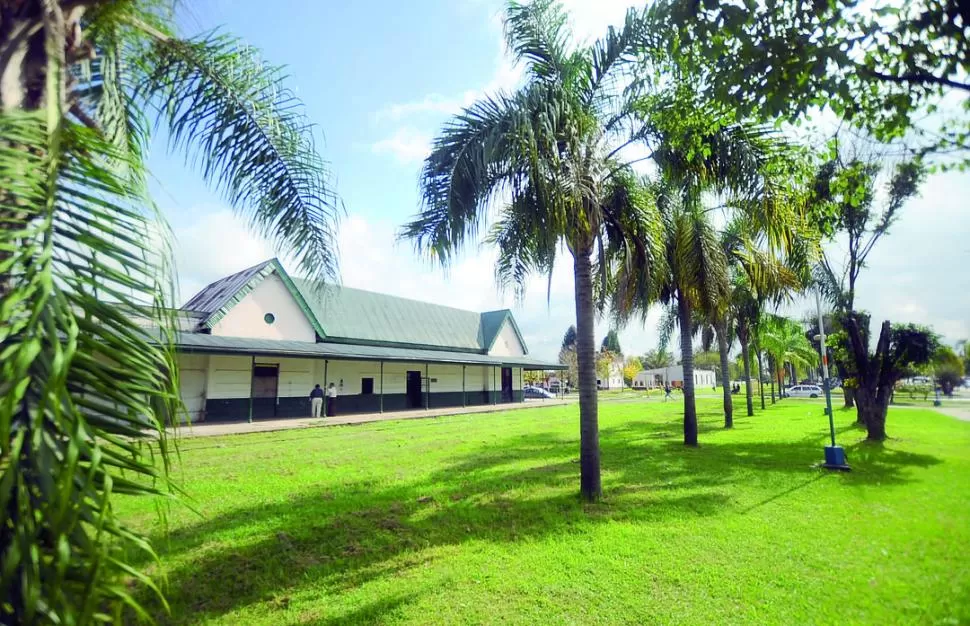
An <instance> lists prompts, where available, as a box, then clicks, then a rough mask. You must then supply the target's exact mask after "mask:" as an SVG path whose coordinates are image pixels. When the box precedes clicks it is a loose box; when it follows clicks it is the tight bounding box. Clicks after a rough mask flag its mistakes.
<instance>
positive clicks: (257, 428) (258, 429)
mask: <svg viewBox="0 0 970 626" xmlns="http://www.w3.org/2000/svg"><path fill="white" fill-rule="evenodd" d="M566 404H569V402H568V401H566V400H526V401H525V402H522V403H517V404H488V405H484V406H469V407H460V406H458V407H448V408H446V409H427V410H418V411H393V412H389V413H359V414H356V415H346V416H341V415H338V416H337V417H326V418H313V417H290V418H285V419H272V420H258V421H255V422H252V423H249V422H217V423H213V424H206V423H204V422H203V423H201V424H192V425H190V426H189V425H187V426H181V427H179V428H178V436H179V437H217V436H222V435H244V434H247V433H268V432H272V431H276V430H294V429H299V428H314V427H318V426H345V425H348V424H367V423H370V422H390V421H394V420H411V419H423V418H428V417H443V416H445V415H465V414H468V413H496V412H499V411H513V410H519V409H537V408H541V407H549V406H563V405H566ZM169 434H170V435H174V434H175V431H173V430H172V429H170V430H169Z"/></svg>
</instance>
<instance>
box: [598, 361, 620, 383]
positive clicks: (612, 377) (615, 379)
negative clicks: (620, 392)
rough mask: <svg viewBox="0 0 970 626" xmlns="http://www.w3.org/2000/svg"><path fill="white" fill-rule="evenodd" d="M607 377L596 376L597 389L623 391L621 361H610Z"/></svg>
mask: <svg viewBox="0 0 970 626" xmlns="http://www.w3.org/2000/svg"><path fill="white" fill-rule="evenodd" d="M608 374H609V375H608V376H607V377H606V378H602V377H601V376H600V374H599V373H597V374H596V386H597V388H599V389H604V390H605V389H623V361H622V360H616V361H612V362H611V363H610V365H609V371H608Z"/></svg>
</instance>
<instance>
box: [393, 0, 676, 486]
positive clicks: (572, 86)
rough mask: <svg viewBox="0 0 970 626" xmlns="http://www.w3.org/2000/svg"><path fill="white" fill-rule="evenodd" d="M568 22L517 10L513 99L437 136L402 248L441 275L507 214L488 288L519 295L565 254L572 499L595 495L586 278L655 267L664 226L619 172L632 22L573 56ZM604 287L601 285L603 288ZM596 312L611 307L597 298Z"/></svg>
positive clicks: (548, 7)
mask: <svg viewBox="0 0 970 626" xmlns="http://www.w3.org/2000/svg"><path fill="white" fill-rule="evenodd" d="M567 22H568V20H567V15H566V13H565V12H564V11H563V9H562V7H560V6H559V5H558V4H557V3H555V2H552V1H551V0H537V1H535V2H532V3H530V4H527V5H523V4H518V3H514V2H513V3H512V4H510V6H509V8H508V12H507V15H506V18H505V33H506V39H507V42H508V46H509V49H510V51H511V52H512V53H513V54H514V56H515V57H516V59H517V60H518V61H519V62H521V63H523V64H524V65H525V68H526V75H527V80H526V82H525V85H524V86H523V87H521V88H520V89H518V90H517V91H515V92H514V93H512V94H498V95H493V96H485V97H483V98H481V99H480V100H479V101H478V102H476V103H474V104H473V105H471V106H470V107H468V108H467V109H465V110H464V111H463V112H462V113H461V114H459V115H457V116H456V117H455V118H454V119H452V120H451V121H450V122H449V123H448V124H447V125H446V126H445V127H444V128H443V129H442V131H441V133H440V135H439V136H438V138H437V139H436V141H435V143H434V147H433V150H432V152H431V154H430V155H429V156H428V158H427V160H426V161H425V163H424V169H423V172H422V175H421V188H422V196H423V198H422V200H423V202H422V203H423V207H422V210H421V212H420V213H419V214H418V215H417V216H416V217H415V218H414V220H413V221H412V222H410V223H409V224H407V225H406V226H405V227H404V229H403V232H402V236H403V237H405V238H407V239H410V240H411V241H413V242H414V245H415V247H416V249H417V250H418V251H419V252H422V253H428V254H429V255H430V256H431V257H432V258H433V259H434V260H435V261H436V262H439V263H441V264H442V265H443V266H446V265H448V264H449V263H450V262H451V260H452V259H453V258H454V256H455V254H456V253H457V252H458V251H459V250H460V249H461V248H462V247H463V244H464V243H465V242H466V240H467V239H473V238H475V237H476V236H477V235H478V233H479V232H480V229H481V227H483V226H484V225H485V223H486V221H487V215H488V213H489V207H490V205H491V204H492V203H493V202H494V203H502V205H503V206H502V208H501V212H500V215H499V217H498V220H497V221H496V223H494V224H493V225H492V227H491V229H490V231H489V234H488V237H487V241H488V242H490V243H491V244H493V245H495V246H496V247H497V248H498V251H499V262H498V265H497V268H496V276H497V279H498V281H499V283H500V284H502V285H508V286H513V287H514V288H515V289H516V290H517V293H518V294H519V295H521V293H522V291H521V289H522V287H523V285H524V281H525V279H526V278H527V277H528V276H529V275H530V274H532V273H536V272H538V273H546V274H548V273H550V272H551V271H552V267H553V265H554V263H555V261H556V258H557V256H558V255H557V253H558V252H559V250H560V249H561V246H562V245H565V247H566V249H568V250H569V252H570V254H571V255H572V257H573V276H574V280H575V290H576V352H577V359H578V369H579V403H580V406H579V410H580V475H581V476H580V487H581V492H582V495H583V497H585V498H586V499H588V500H595V499H597V498H598V497H599V496H600V492H601V486H600V469H599V426H598V418H597V400H596V354H595V351H596V346H595V344H594V341H593V320H594V315H595V313H596V310H595V309H596V306H595V302H594V295H593V287H594V276H599V277H600V279H601V282H602V283H605V278H606V276H607V274H608V272H607V266H608V265H609V264H611V263H614V262H615V263H616V264H617V266H618V267H639V268H643V270H644V271H645V272H646V274H649V273H650V268H652V267H653V266H654V263H655V258H654V257H655V256H656V250H654V249H653V247H652V246H651V244H650V242H652V241H654V240H655V239H656V233H657V232H658V231H659V229H660V226H661V225H660V221H659V218H658V216H657V215H656V211H655V210H654V209H653V204H652V200H651V198H650V196H649V194H647V193H645V192H644V191H643V190H642V189H641V188H639V186H638V185H637V180H636V178H635V177H634V176H633V175H632V173H631V172H630V170H629V167H628V166H627V165H626V164H624V163H623V162H621V161H620V160H619V155H620V154H621V153H622V146H623V145H624V143H628V141H629V140H628V134H625V131H626V127H625V125H624V119H626V113H627V111H626V110H625V108H624V101H623V99H622V98H620V97H619V96H620V94H619V93H618V89H617V82H618V79H619V78H620V77H621V76H622V74H623V72H624V71H625V68H626V67H627V65H628V62H629V61H632V60H633V57H634V54H635V53H636V51H637V49H638V47H637V46H638V42H639V38H640V37H641V31H642V26H641V22H640V19H639V14H638V13H636V12H635V11H632V10H631V11H630V12H628V13H627V16H626V21H625V23H624V25H623V27H622V28H620V29H619V30H614V29H612V28H611V29H610V30H609V32H608V33H607V35H606V36H605V37H604V38H603V39H601V40H599V41H597V42H595V43H594V44H592V45H590V46H579V47H577V46H575V45H573V43H572V41H571V34H570V31H569V28H568V25H567ZM602 286H603V287H605V286H606V285H605V284H603V285H602ZM599 302H600V303H601V304H602V303H604V302H605V291H601V296H600V299H599Z"/></svg>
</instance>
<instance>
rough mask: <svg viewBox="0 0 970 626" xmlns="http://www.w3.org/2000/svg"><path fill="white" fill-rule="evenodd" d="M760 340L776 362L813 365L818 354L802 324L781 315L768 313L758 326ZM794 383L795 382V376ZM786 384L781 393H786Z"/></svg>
mask: <svg viewBox="0 0 970 626" xmlns="http://www.w3.org/2000/svg"><path fill="white" fill-rule="evenodd" d="M758 342H759V344H760V345H761V346H763V347H764V349H765V351H767V352H768V354H769V355H771V357H772V359H773V361H774V362H775V363H778V364H781V365H784V364H786V363H791V364H793V365H804V366H805V367H813V366H814V365H815V364H816V362H817V361H818V355H817V354H816V352H815V349H814V348H813V347H812V344H811V343H810V342H809V341H808V338H807V337H806V336H805V330H804V329H803V328H802V326H801V324H799V323H798V322H795V321H794V320H791V319H788V318H787V317H782V316H779V315H766V316H764V318H763V319H762V323H761V325H760V326H759V328H758ZM792 384H795V380H794V378H793V379H792ZM784 391H785V390H784V386H781V387H780V388H779V393H780V394H782V395H784Z"/></svg>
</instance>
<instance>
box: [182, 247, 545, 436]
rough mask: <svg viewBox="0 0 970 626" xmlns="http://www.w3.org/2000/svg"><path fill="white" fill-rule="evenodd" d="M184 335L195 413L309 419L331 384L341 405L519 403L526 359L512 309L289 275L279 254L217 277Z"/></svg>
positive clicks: (185, 375) (536, 364)
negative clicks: (462, 305) (480, 308)
mask: <svg viewBox="0 0 970 626" xmlns="http://www.w3.org/2000/svg"><path fill="white" fill-rule="evenodd" d="M179 318H180V325H181V329H180V330H181V332H179V333H178V334H177V336H176V337H175V348H176V350H177V351H178V359H179V364H180V370H181V371H180V379H179V382H180V385H181V394H182V399H183V401H184V404H185V407H186V410H187V412H188V418H189V419H190V420H191V421H193V422H195V421H219V420H222V421H234V420H247V419H250V418H252V419H260V418H280V417H307V416H309V415H310V400H309V398H308V396H309V393H310V390H311V389H312V388H313V386H314V385H315V384H319V385H320V386H321V387H323V388H324V389H326V388H327V387H328V386H329V385H330V384H331V383H333V385H334V388H335V389H336V391H337V393H338V401H337V403H336V407H337V413H338V414H346V413H370V412H375V413H376V412H385V411H399V410H404V409H423V408H439V407H449V406H466V405H467V406H471V405H480V404H496V403H504V402H521V401H522V400H523V394H522V378H523V376H522V372H523V370H558V369H562V368H563V366H562V365H558V364H554V363H544V362H542V361H540V360H538V359H535V358H533V357H530V356H529V352H528V348H527V347H526V345H525V341H524V340H523V339H522V335H521V334H520V332H519V329H518V326H517V325H516V323H515V319H514V318H513V317H512V313H511V312H510V311H508V310H501V311H489V312H486V313H477V312H473V311H464V310H461V309H454V308H451V307H446V306H440V305H437V304H431V303H428V302H421V301H418V300H409V299H405V298H398V297H394V296H389V295H385V294H380V293H374V292H371V291H363V290H360V289H351V288H348V287H339V286H336V285H320V284H318V283H315V282H311V281H307V280H302V279H298V278H291V277H290V276H289V275H287V273H286V271H285V270H284V269H283V267H282V265H280V263H279V262H278V261H277V260H276V259H271V260H269V261H266V262H264V263H260V264H259V265H256V266H255V267H251V268H248V269H246V270H243V271H241V272H237V273H236V274H233V275H231V276H227V277H225V278H222V279H220V280H217V281H216V282H214V283H212V284H211V285H208V286H207V287H205V288H204V289H202V291H200V292H199V293H197V294H196V295H195V296H194V297H193V298H191V299H190V300H189V301H188V302H187V303H186V304H185V306H184V307H182V309H181V310H180V311H179Z"/></svg>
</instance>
